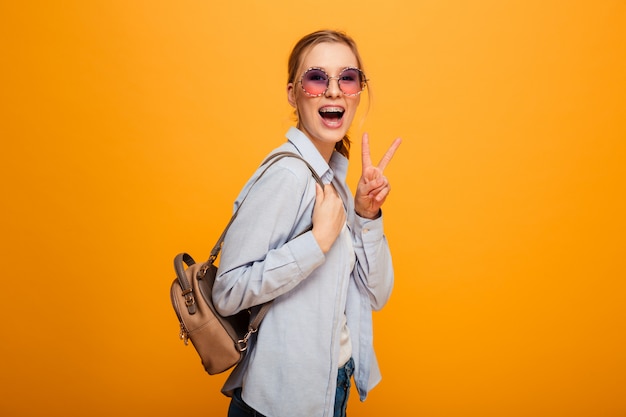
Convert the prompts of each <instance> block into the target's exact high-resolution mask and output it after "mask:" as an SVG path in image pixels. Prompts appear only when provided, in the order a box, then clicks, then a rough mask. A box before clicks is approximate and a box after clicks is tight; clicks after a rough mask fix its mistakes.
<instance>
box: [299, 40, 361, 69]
mask: <svg viewBox="0 0 626 417" xmlns="http://www.w3.org/2000/svg"><path fill="white" fill-rule="evenodd" d="M358 65H359V63H358V62H357V59H356V56H355V55H354V53H353V52H352V49H350V47H349V46H348V45H346V44H344V43H339V42H332V43H330V42H324V43H318V44H317V45H314V46H313V47H311V49H309V51H308V52H307V53H306V54H305V55H304V59H303V60H302V63H301V70H304V69H306V68H310V67H320V68H323V69H325V70H326V71H327V72H330V73H335V72H339V71H341V70H342V69H344V68H346V67H358Z"/></svg>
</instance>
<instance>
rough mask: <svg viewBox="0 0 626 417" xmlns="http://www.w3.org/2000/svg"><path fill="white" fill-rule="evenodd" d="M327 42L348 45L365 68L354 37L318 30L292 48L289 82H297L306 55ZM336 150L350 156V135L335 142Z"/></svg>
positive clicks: (288, 63) (359, 63) (288, 64)
mask: <svg viewBox="0 0 626 417" xmlns="http://www.w3.org/2000/svg"><path fill="white" fill-rule="evenodd" d="M325 42H328V43H333V42H338V43H343V44H345V45H347V46H348V47H349V48H350V50H351V51H352V53H353V54H354V56H355V57H356V60H357V64H358V67H359V68H360V69H361V70H363V61H362V60H361V55H360V54H359V50H358V48H357V46H356V42H355V41H354V39H352V38H351V37H350V36H348V35H346V34H345V33H344V32H340V31H336V30H318V31H316V32H313V33H310V34H308V35H306V36H304V37H303V38H301V39H300V40H299V41H298V42H297V43H296V45H295V46H294V47H293V49H292V50H291V54H290V55H289V60H288V61H287V73H288V78H287V83H294V84H295V81H296V77H297V76H298V75H299V74H298V70H299V68H300V65H301V64H302V60H303V59H304V55H305V54H306V53H307V52H308V51H309V50H310V49H311V48H312V47H314V46H315V45H318V44H320V43H325ZM366 82H367V81H366ZM296 117H297V115H296ZM335 150H336V151H337V152H339V153H341V154H342V155H343V156H345V157H346V158H349V157H350V138H348V135H346V136H344V137H343V139H342V140H340V141H339V142H337V143H336V144H335Z"/></svg>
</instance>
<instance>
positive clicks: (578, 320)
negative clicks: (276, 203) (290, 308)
mask: <svg viewBox="0 0 626 417" xmlns="http://www.w3.org/2000/svg"><path fill="white" fill-rule="evenodd" d="M325 27H329V28H338V29H344V30H346V31H347V32H348V33H349V34H351V35H352V36H354V37H355V38H356V40H357V41H358V43H359V45H360V47H361V52H362V55H363V58H364V60H365V63H366V67H365V69H366V72H367V74H368V77H369V78H371V86H372V91H373V97H372V101H371V108H370V110H369V112H368V114H367V117H366V119H365V121H364V123H363V124H360V125H357V126H355V128H354V130H353V132H352V133H353V138H354V139H355V144H354V147H353V161H354V162H353V165H352V168H351V173H350V181H351V185H352V186H353V187H354V185H355V183H356V179H357V178H358V175H359V169H360V161H359V152H360V141H359V138H360V136H361V133H362V132H363V131H368V132H369V133H370V137H371V140H372V145H373V152H374V156H375V157H376V158H377V157H379V156H381V155H382V153H383V151H384V150H385V149H386V148H387V146H388V145H389V144H390V143H391V141H392V140H393V138H395V137H396V136H402V137H403V138H404V143H403V145H402V147H401V148H400V150H399V152H398V154H397V155H396V157H395V158H394V160H393V162H392V164H391V165H390V166H389V168H388V170H387V173H388V176H389V178H390V180H391V181H392V185H393V191H392V195H391V196H390V199H389V200H388V202H387V204H386V209H385V210H386V211H385V224H386V231H387V235H388V237H389V240H390V245H391V248H392V251H393V255H394V260H395V264H396V286H395V291H394V293H393V296H392V298H391V301H390V303H389V304H388V306H387V307H386V308H385V309H384V310H383V311H382V312H380V313H376V315H375V326H376V333H375V345H376V348H377V351H378V354H379V358H380V362H381V366H382V370H383V381H382V383H381V384H380V385H379V386H378V387H377V388H376V389H375V390H374V391H372V393H371V394H370V397H369V398H368V400H367V401H366V402H365V403H364V404H361V403H359V402H358V400H357V396H356V395H355V393H354V392H353V395H352V397H351V403H350V408H349V410H350V415H352V416H353V417H354V416H381V415H387V414H388V413H389V411H390V410H395V409H397V408H398V407H400V408H401V409H405V410H408V411H407V412H406V413H404V414H405V415H415V416H421V417H439V416H442V417H468V416H480V417H490V416H498V417H502V416H506V417H515V416H520V417H521V416H546V417H548V416H549V417H556V416H568V417H572V416H586V417H596V416H603V417H609V416H624V415H626V395H625V393H626V336H625V335H626V328H625V327H626V307H625V305H626V304H625V303H626V284H625V278H626V265H625V260H624V259H625V256H624V255H625V253H624V252H625V248H626V242H625V238H624V236H625V233H626V230H625V229H626V221H625V219H624V214H625V213H626V207H625V206H626V205H625V200H626V198H625V192H626V187H625V180H626V168H625V163H626V2H625V1H623V0H599V1H571V0H559V1H556V0H553V1H549V0H548V1H538V0H530V1H501V0H475V1H471V2H470V1H452V0H445V1H432V0H423V1H408V0H407V1H397V0H386V1H384V2H373V3H372V4H369V3H367V2H363V1H353V0H344V1H343V2H322V3H320V2H291V1H272V2H269V1H254V0H242V1H237V2H226V1H222V2H208V1H178V2H168V1H149V2H148V1H112V0H110V1H90V2H86V1H64V2H47V1H41V2H35V1H24V2H8V1H5V2H2V4H0V33H1V40H0V47H1V50H0V52H1V53H0V64H1V68H0V72H1V75H2V87H0V90H1V93H0V96H1V97H2V104H1V106H2V109H1V112H0V122H1V123H0V136H1V138H2V152H1V156H0V174H1V181H2V213H1V216H0V225H1V226H0V227H1V233H2V250H1V251H0V254H1V255H0V256H1V259H2V271H3V272H2V274H3V277H4V279H3V282H4V289H3V291H2V292H1V295H0V297H1V299H0V317H1V320H2V333H3V336H2V343H1V344H0V361H1V369H2V371H1V373H0V382H1V383H2V387H3V388H2V392H1V394H0V414H1V415H2V416H11V417H12V416H49V417H52V416H64V417H71V416H84V415H89V416H110V415H131V414H132V415H139V416H148V415H150V416H165V415H174V414H175V413H176V414H183V413H184V414H185V415H206V416H225V415H226V409H227V405H228V401H227V399H226V398H225V397H223V396H221V394H219V388H220V386H221V384H222V382H223V380H224V378H225V375H218V376H212V377H209V376H208V375H206V374H205V373H204V371H203V370H202V368H201V366H200V363H199V360H198V358H197V357H196V356H195V352H194V351H193V350H192V348H190V347H187V348H185V347H183V345H182V343H181V342H180V341H179V340H178V338H177V336H178V326H177V321H176V318H175V315H174V312H173V310H172V308H171V306H170V301H169V286H170V284H171V281H172V279H173V268H172V259H173V257H174V255H175V254H176V253H178V252H180V251H189V252H190V253H191V254H193V255H194V256H195V257H196V258H198V259H204V258H205V257H207V256H208V252H209V250H210V248H211V247H212V245H213V244H214V242H215V240H216V239H217V237H218V235H219V232H221V229H222V228H223V226H224V225H225V223H226V221H227V219H228V217H229V215H230V209H231V204H232V201H233V199H234V198H235V196H236V195H237V193H238V192H239V189H240V188H241V186H242V185H243V184H244V182H245V180H246V179H247V178H248V176H249V175H250V174H251V173H252V171H253V170H254V168H255V167H256V165H257V164H258V163H259V162H260V160H261V158H262V157H263V156H264V155H265V154H266V152H267V151H269V150H270V149H271V148H273V147H274V146H276V145H278V144H280V143H282V142H283V141H284V136H283V134H284V132H285V131H286V129H287V127H288V126H290V125H291V123H292V119H291V108H290V107H289V106H288V104H287V101H286V95H285V83H286V59H287V54H288V53H289V51H290V49H291V47H292V46H293V43H294V42H295V41H296V40H297V39H298V38H299V37H300V36H302V35H303V34H305V33H308V32H309V31H312V30H315V29H318V28H325ZM364 103H367V100H366V101H364ZM363 107H365V106H363Z"/></svg>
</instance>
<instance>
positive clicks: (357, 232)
mask: <svg viewBox="0 0 626 417" xmlns="http://www.w3.org/2000/svg"><path fill="white" fill-rule="evenodd" d="M352 237H353V245H354V251H355V255H356V259H357V261H356V265H355V268H354V271H353V275H354V276H355V279H356V283H357V285H358V286H359V287H360V288H361V289H362V290H364V291H365V292H366V293H367V294H368V296H369V299H370V304H371V306H372V309H373V310H380V309H382V308H383V307H384V305H385V304H386V303H387V301H388V300H389V297H390V296H391V290H392V288H393V282H394V273H393V263H392V260H391V252H390V250H389V245H388V242H387V238H386V237H385V234H384V232H383V216H382V214H381V216H380V217H378V218H377V219H374V220H370V219H366V218H363V217H360V216H359V215H357V214H354V218H353V219H352Z"/></svg>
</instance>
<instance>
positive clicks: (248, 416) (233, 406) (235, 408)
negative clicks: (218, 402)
mask: <svg viewBox="0 0 626 417" xmlns="http://www.w3.org/2000/svg"><path fill="white" fill-rule="evenodd" d="M228 417H265V416H264V415H263V414H261V413H259V412H257V411H256V410H254V409H253V408H252V407H250V406H249V405H248V404H246V403H245V402H243V400H242V399H241V388H237V389H235V392H234V393H233V397H232V398H231V400H230V406H229V407H228Z"/></svg>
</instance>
